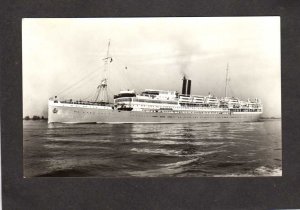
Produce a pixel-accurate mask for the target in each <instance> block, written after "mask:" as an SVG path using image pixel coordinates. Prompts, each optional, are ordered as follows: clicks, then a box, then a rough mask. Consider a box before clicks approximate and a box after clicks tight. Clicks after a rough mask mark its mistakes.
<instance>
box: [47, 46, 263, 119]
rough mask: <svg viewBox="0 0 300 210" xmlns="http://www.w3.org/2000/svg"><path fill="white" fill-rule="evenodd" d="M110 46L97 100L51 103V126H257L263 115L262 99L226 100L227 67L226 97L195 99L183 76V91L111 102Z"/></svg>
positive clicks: (148, 92)
mask: <svg viewBox="0 0 300 210" xmlns="http://www.w3.org/2000/svg"><path fill="white" fill-rule="evenodd" d="M109 46H110V42H109V44H108V50H107V54H106V57H105V58H104V59H103V60H104V72H105V74H104V78H103V79H102V80H101V83H100V85H99V86H98V87H97V94H96V95H97V96H96V98H95V100H89V101H85V100H72V99H67V100H66V99H60V98H59V97H58V96H54V97H51V98H50V99H49V100H48V123H201V122H255V121H258V120H259V119H260V117H261V115H262V113H263V104H262V102H261V100H260V99H258V98H254V99H247V100H241V99H239V98H237V97H230V96H227V87H228V83H229V79H228V65H227V68H226V85H225V96H224V97H221V98H219V97H216V96H214V95H213V94H210V93H209V94H208V95H192V94H191V90H192V80H191V79H188V78H186V76H183V78H182V91H181V93H178V92H177V91H171V90H157V89H145V90H144V91H141V92H140V93H138V92H137V91H135V90H122V91H120V92H119V93H118V94H115V95H114V96H113V102H112V103H110V102H109V100H108V92H107V85H108V79H107V71H108V66H109V64H110V63H111V62H112V60H113V59H112V57H111V56H110V55H109Z"/></svg>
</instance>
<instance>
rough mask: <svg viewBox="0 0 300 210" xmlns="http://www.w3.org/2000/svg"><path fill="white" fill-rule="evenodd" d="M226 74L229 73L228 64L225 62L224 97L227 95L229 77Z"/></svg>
mask: <svg viewBox="0 0 300 210" xmlns="http://www.w3.org/2000/svg"><path fill="white" fill-rule="evenodd" d="M228 74H229V65H228V63H227V68H226V80H225V98H226V97H227V86H228V83H229V77H228Z"/></svg>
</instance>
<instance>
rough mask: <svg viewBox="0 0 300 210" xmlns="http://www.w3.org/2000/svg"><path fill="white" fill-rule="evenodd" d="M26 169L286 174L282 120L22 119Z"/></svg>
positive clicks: (48, 172) (34, 172)
mask: <svg viewBox="0 0 300 210" xmlns="http://www.w3.org/2000/svg"><path fill="white" fill-rule="evenodd" d="M23 146H24V148H23V150H24V155H23V157H24V177H37V176H46V177H55V176H59V177H203V176H281V174H282V146H281V120H278V119H277V120H263V121H260V122H245V123H184V124H48V123H47V122H46V121H39V120H37V121H24V124H23Z"/></svg>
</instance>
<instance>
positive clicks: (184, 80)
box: [182, 77, 186, 95]
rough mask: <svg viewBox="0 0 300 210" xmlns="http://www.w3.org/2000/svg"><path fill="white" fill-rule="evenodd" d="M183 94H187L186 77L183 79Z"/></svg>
mask: <svg viewBox="0 0 300 210" xmlns="http://www.w3.org/2000/svg"><path fill="white" fill-rule="evenodd" d="M182 80H183V81H182V94H183V95H185V94H186V78H185V77H183V79H182Z"/></svg>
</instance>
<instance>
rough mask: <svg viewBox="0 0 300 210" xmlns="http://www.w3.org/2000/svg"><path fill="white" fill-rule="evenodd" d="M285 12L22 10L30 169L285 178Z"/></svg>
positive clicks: (31, 173) (28, 173)
mask: <svg viewBox="0 0 300 210" xmlns="http://www.w3.org/2000/svg"><path fill="white" fill-rule="evenodd" d="M280 39H281V38H280V17H279V16H252V17H157V18H154V17H153V18H150V17H149V18H23V19H22V80H23V81H22V83H23V84H22V85H23V93H22V94H23V95H22V96H23V177H25V178H32V177H103V178H121V177H140V178H143V177H270V176H272V177H274V176H275V177H281V176H282V173H283V171H282V130H281V49H280V46H281V45H280Z"/></svg>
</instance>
